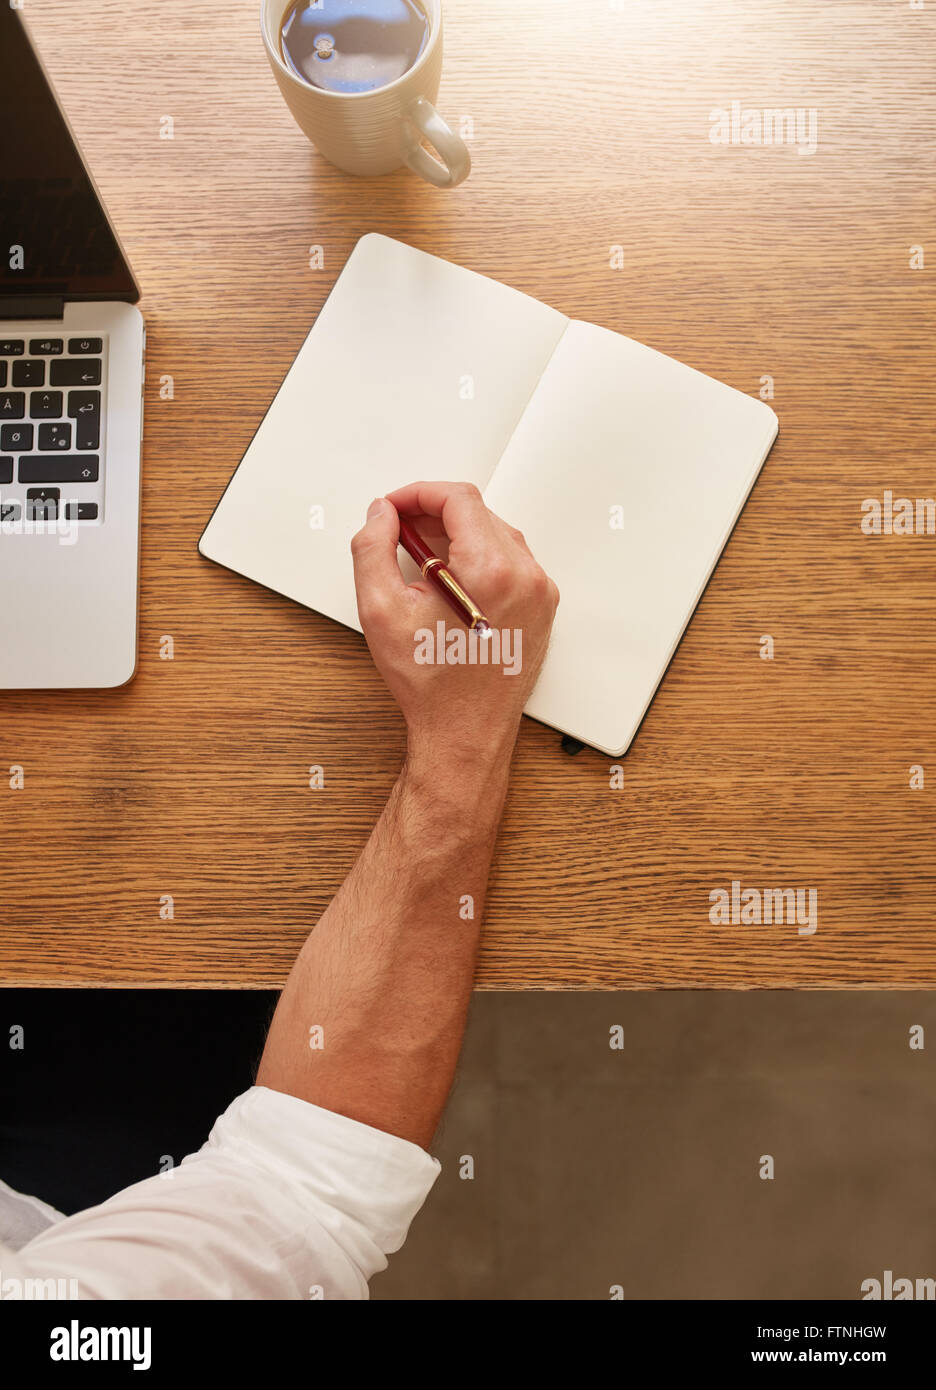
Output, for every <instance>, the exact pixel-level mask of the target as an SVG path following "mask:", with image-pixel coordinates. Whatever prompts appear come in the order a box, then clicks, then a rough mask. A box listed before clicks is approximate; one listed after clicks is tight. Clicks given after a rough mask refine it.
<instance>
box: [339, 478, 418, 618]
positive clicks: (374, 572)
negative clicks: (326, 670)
mask: <svg viewBox="0 0 936 1390" xmlns="http://www.w3.org/2000/svg"><path fill="white" fill-rule="evenodd" d="M399 537H400V518H399V517H398V516H397V514H396V510H395V509H394V508H393V507H392V506H391V505H390V503H389V502H388V501H387V499H386V498H385V497H376V498H375V499H374V501H373V502H372V503H371V504H370V507H369V509H368V513H367V520H366V521H365V523H364V525H363V526H362V527H361V529H360V531H358V532H357V534H356V535H354V536H352V538H351V558H352V560H353V561H354V587H355V589H356V591H357V603H358V615H359V617H360V619H361V622H362V624H366V622H367V620H368V618H369V617H370V616H371V615H372V614H374V613H375V612H376V611H378V610H380V609H383V608H384V607H385V606H386V605H387V604H388V603H394V602H397V601H398V600H399V598H400V596H401V595H402V594H404V593H405V592H406V584H405V583H404V581H403V576H402V574H401V573H400V566H399V564H398V562H397V544H398V541H399Z"/></svg>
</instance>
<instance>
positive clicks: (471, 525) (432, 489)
mask: <svg viewBox="0 0 936 1390" xmlns="http://www.w3.org/2000/svg"><path fill="white" fill-rule="evenodd" d="M387 495H388V497H389V499H390V501H391V502H392V503H393V505H394V506H395V507H396V509H397V510H398V511H400V512H403V513H404V515H406V516H407V517H412V515H413V514H414V513H420V512H422V513H425V515H427V516H435V517H439V518H440V519H441V521H442V525H443V526H444V527H445V531H446V534H447V535H448V536H449V538H450V539H451V540H452V541H453V542H457V543H458V544H459V545H460V546H462V547H466V546H471V545H474V546H477V547H478V548H479V549H482V550H483V549H487V548H488V547H489V546H490V545H491V543H492V542H493V541H494V540H495V538H496V536H497V530H496V527H495V525H494V514H493V513H492V512H490V511H488V509H487V507H486V506H485V505H484V499H483V498H482V496H481V494H480V492H479V491H478V489H477V488H476V487H475V485H474V483H410V484H409V486H408V487H401V488H397V490H396V492H391V493H388V494H387Z"/></svg>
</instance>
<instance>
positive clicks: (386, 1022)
mask: <svg viewBox="0 0 936 1390" xmlns="http://www.w3.org/2000/svg"><path fill="white" fill-rule="evenodd" d="M515 733H516V731H515V730H512V731H511V732H510V734H509V736H505V738H504V740H503V741H502V746H501V747H500V748H496V749H489V750H486V751H485V752H484V754H483V755H480V756H478V757H476V758H472V759H469V760H467V761H465V760H462V759H458V760H456V761H455V762H454V763H453V764H451V765H452V766H454V767H455V768H456V769H457V770H456V772H455V773H454V775H453V777H452V781H451V784H449V772H448V767H447V765H446V759H445V756H444V754H442V755H441V756H440V757H439V759H438V760H437V759H435V758H434V757H433V756H431V754H430V753H429V751H428V750H427V751H425V752H423V753H421V754H420V753H413V754H411V756H409V757H408V759H407V762H406V765H405V766H404V768H403V770H402V772H401V774H400V777H399V779H398V781H397V783H396V785H395V787H394V789H393V791H392V793H391V795H390V799H389V801H388V803H387V805H386V807H385V809H384V811H383V814H382V815H381V817H380V820H379V821H378V823H377V825H376V827H375V829H374V832H373V834H372V835H371V838H370V840H369V841H368V843H367V846H366V847H365V849H364V851H363V853H362V854H361V857H360V858H359V859H358V861H357V863H356V864H355V866H354V868H353V869H352V871H351V873H350V874H349V875H348V878H347V879H346V880H345V882H344V884H343V885H342V887H341V889H340V890H339V892H338V893H337V895H336V896H335V898H334V899H333V901H332V903H331V904H330V906H329V907H328V909H327V911H326V912H325V914H324V915H323V917H322V918H321V920H320V921H319V923H318V925H317V926H316V928H315V930H314V932H313V933H312V934H311V936H310V937H309V939H308V940H307V942H306V944H305V946H304V947H303V949H302V951H301V952H300V954H299V957H298V959H297V961H296V964H295V966H294V967H293V970H292V973H291V974H290V977H289V980H288V981H287V984H286V988H285V989H284V991H283V994H282V996H281V998H280V1002H279V1005H278V1007H277V1010H276V1016H275V1018H274V1020H273V1024H272V1026H271V1029H270V1034H269V1037H268V1039H267V1044H266V1048H265V1050H264V1053H263V1058H262V1060H261V1064H260V1070H259V1072H258V1075H257V1083H258V1085H261V1086H268V1087H270V1088H271V1089H273V1090H279V1091H285V1092H287V1093H289V1094H292V1095H296V1096H299V1097H301V1098H302V1099H304V1100H307V1101H311V1102H312V1103H313V1104H315V1105H320V1106H322V1107H323V1108H325V1109H328V1110H334V1111H337V1112H339V1113H340V1114H343V1115H347V1116H349V1117H350V1118H351V1119H355V1120H360V1121H362V1122H363V1123H365V1124H369V1125H372V1126H373V1127H374V1128H376V1129H383V1130H387V1131H389V1132H390V1133H393V1134H398V1135H400V1136H401V1137H402V1138H405V1139H410V1140H411V1141H412V1142H414V1143H417V1144H421V1145H422V1146H423V1147H426V1146H427V1145H428V1144H429V1142H430V1140H431V1138H432V1135H433V1133H434V1131H435V1128H436V1125H437V1123H438V1120H439V1117H440V1115H441V1112H442V1109H443V1107H444V1105H445V1100H446V1097H447V1095H448V1092H449V1089H450V1087H451V1084H452V1078H453V1076H454V1071H455V1063H456V1060H457V1057H458V1052H459V1048H460V1045H461V1038H462V1033H463V1031H464V1025H465V1017H466V1014H467V1009H468V1002H469V999H470V995H471V987H472V980H473V976H474V965H475V957H476V953H477V947H478V937H479V933H480V926H481V917H482V911H483V907H484V896H485V890H486V886H487V878H488V872H489V869H490V863H491V856H492V853H493V849H494V842H495V838H496V834H497V827H498V823H499V821H500V817H501V813H502V810H503V804H504V798H505V796H506V789H507V775H508V768H509V763H510V754H511V751H512V745H513V740H514V737H515ZM314 1028H320V1029H321V1030H322V1032H321V1036H322V1046H321V1047H315V1046H310V1037H312V1035H311V1034H310V1030H311V1029H314Z"/></svg>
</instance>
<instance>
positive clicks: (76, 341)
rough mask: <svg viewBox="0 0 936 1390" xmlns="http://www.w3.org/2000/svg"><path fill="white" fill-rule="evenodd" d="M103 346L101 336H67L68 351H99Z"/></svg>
mask: <svg viewBox="0 0 936 1390" xmlns="http://www.w3.org/2000/svg"><path fill="white" fill-rule="evenodd" d="M103 346H104V342H103V339H101V338H69V340H68V351H69V352H82V353H88V352H100V351H101V349H102V348H103Z"/></svg>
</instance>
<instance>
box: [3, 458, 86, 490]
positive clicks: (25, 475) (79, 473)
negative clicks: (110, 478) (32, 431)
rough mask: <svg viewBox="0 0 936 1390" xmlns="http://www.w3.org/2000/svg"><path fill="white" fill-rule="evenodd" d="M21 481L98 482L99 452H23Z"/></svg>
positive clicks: (20, 472) (20, 464)
mask: <svg viewBox="0 0 936 1390" xmlns="http://www.w3.org/2000/svg"><path fill="white" fill-rule="evenodd" d="M19 480H20V482H21V483H96V482H97V480H98V455H97V454H69V455H68V456H67V457H56V456H55V455H51V454H46V455H45V456H43V455H42V454H39V455H36V454H23V455H22V456H21V458H20V461H19Z"/></svg>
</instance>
